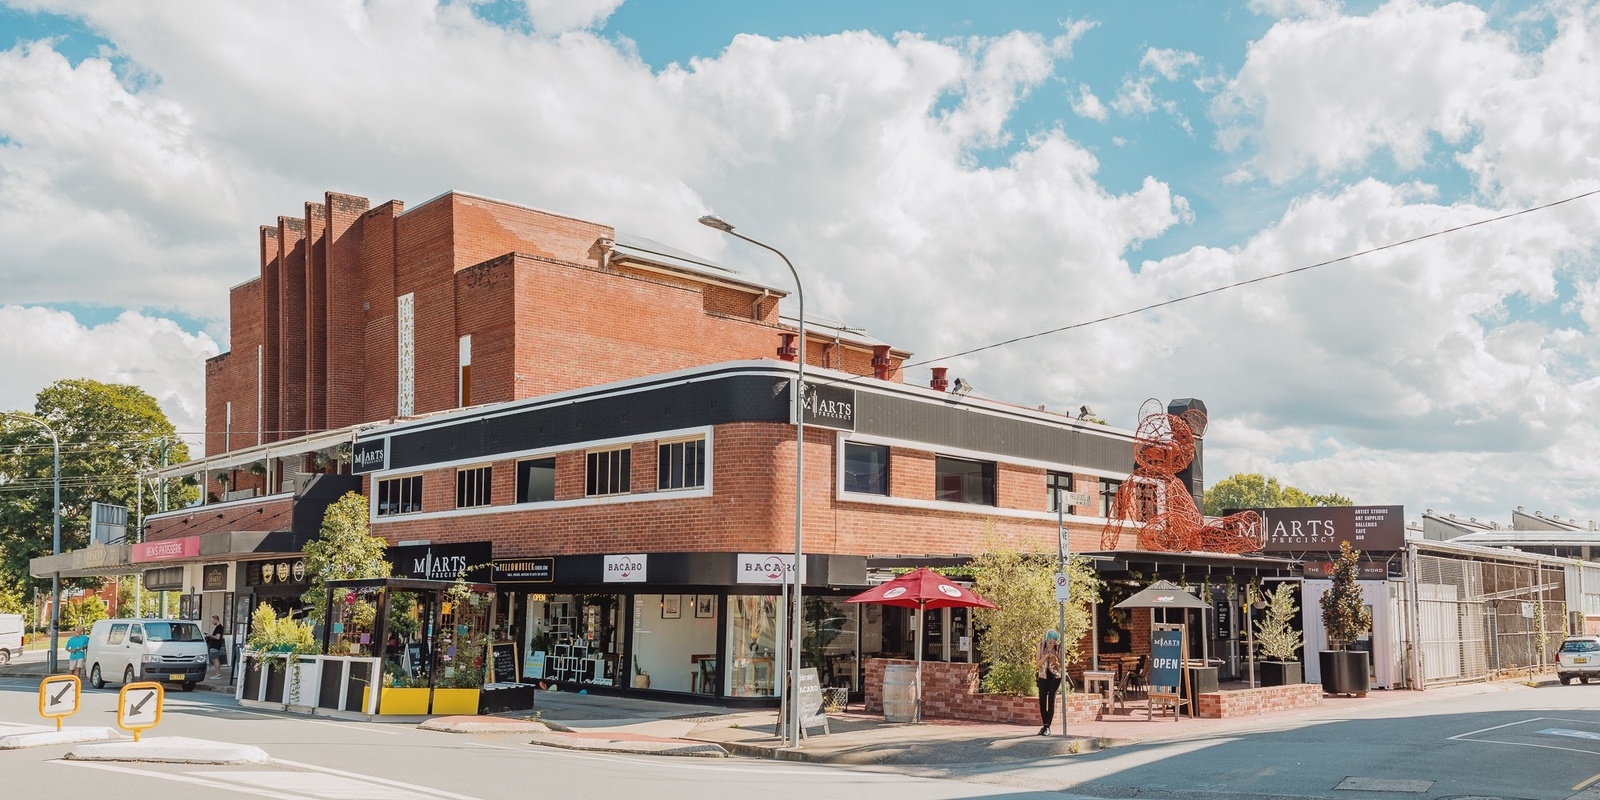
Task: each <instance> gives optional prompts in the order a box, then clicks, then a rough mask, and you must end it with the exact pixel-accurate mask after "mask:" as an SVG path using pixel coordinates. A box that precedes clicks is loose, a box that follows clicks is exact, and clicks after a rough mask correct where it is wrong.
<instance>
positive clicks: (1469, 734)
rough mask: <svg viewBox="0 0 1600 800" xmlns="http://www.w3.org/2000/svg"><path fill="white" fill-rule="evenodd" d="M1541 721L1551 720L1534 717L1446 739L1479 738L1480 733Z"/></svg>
mask: <svg viewBox="0 0 1600 800" xmlns="http://www.w3.org/2000/svg"><path fill="white" fill-rule="evenodd" d="M1541 719H1550V718H1549V717H1533V718H1532V719H1524V720H1518V721H1516V722H1507V723H1506V724H1504V725H1495V726H1494V727H1492V728H1480V729H1478V730H1475V731H1468V732H1467V733H1460V734H1456V735H1455V736H1450V737H1446V738H1448V739H1465V738H1466V737H1468V736H1477V735H1478V734H1480V733H1488V732H1489V731H1497V730H1500V729H1501V728H1509V727H1511V726H1512V725H1526V724H1528V723H1530V722H1538V721H1539V720H1541Z"/></svg>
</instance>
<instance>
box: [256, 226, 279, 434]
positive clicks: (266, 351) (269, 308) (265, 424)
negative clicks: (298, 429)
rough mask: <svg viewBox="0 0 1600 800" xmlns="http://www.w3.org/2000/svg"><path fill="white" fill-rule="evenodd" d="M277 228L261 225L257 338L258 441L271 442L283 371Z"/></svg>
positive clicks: (276, 424) (274, 429) (275, 427)
mask: <svg viewBox="0 0 1600 800" xmlns="http://www.w3.org/2000/svg"><path fill="white" fill-rule="evenodd" d="M282 249H283V248H282V247H281V246H280V245H279V235H278V229H277V228H275V227H269V226H266V225H263V226H261V341H262V344H263V345H264V347H263V348H262V359H261V361H262V365H261V372H262V391H261V395H262V398H261V405H262V409H261V427H262V428H263V430H262V431H261V440H262V441H263V442H274V441H277V440H278V439H281V438H283V437H282V436H279V435H278V430H279V425H278V421H279V420H278V415H279V408H278V398H279V397H280V396H281V395H282V394H283V380H282V379H283V373H282V370H280V369H279V359H280V357H281V352H280V345H281V344H282V342H283V339H282V335H283V313H282V302H283V259H282V256H281V251H282Z"/></svg>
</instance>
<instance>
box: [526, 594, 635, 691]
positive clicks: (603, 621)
mask: <svg viewBox="0 0 1600 800" xmlns="http://www.w3.org/2000/svg"><path fill="white" fill-rule="evenodd" d="M625 599H626V596H625V595H615V594H551V595H540V594H530V595H527V603H526V612H525V614H526V616H525V618H524V619H525V621H524V625H523V631H524V640H523V652H524V658H523V663H524V664H526V667H525V668H524V670H523V677H524V678H525V679H546V680H552V681H561V682H564V683H586V684H593V685H596V686H615V685H618V675H619V674H621V673H622V672H624V671H625V668H624V667H623V665H624V663H625V661H624V658H623V656H624V655H625V654H624V653H623V652H622V650H623V648H622V642H621V636H620V631H621V614H622V611H621V609H622V603H623V602H624V601H625Z"/></svg>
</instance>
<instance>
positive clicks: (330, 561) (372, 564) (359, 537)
mask: <svg viewBox="0 0 1600 800" xmlns="http://www.w3.org/2000/svg"><path fill="white" fill-rule="evenodd" d="M385 546H386V545H385V543H384V541H383V539H382V538H380V537H377V536H373V535H372V534H371V533H370V532H369V529H368V525H367V498H366V497H364V496H362V495H360V494H357V493H356V492H347V493H345V496H344V497H341V498H339V499H338V500H337V501H335V502H333V503H332V504H330V505H329V506H328V510H327V512H326V513H324V514H323V517H322V536H321V538H319V539H317V540H316V541H314V542H311V543H310V544H307V545H306V550H305V553H306V555H305V563H306V576H307V578H308V581H309V583H310V588H309V589H307V590H306V592H305V594H303V595H301V596H300V599H301V600H303V601H304V602H306V603H307V604H309V605H311V606H313V607H315V608H316V615H317V619H321V620H326V619H327V618H328V617H327V611H328V609H327V608H326V604H327V600H328V598H327V595H328V582H329V581H338V580H355V579H359V578H387V577H389V572H390V570H391V569H392V568H391V567H390V565H389V562H388V561H387V560H386V559H384V557H383V552H384V547H385ZM344 599H345V598H344V596H343V595H342V594H341V595H340V596H339V597H336V598H334V600H335V601H336V602H341V603H342V602H343V601H344Z"/></svg>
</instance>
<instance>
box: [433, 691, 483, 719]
mask: <svg viewBox="0 0 1600 800" xmlns="http://www.w3.org/2000/svg"><path fill="white" fill-rule="evenodd" d="M478 691H479V690H477V689H434V690H433V713H435V714H477V713H478Z"/></svg>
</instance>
